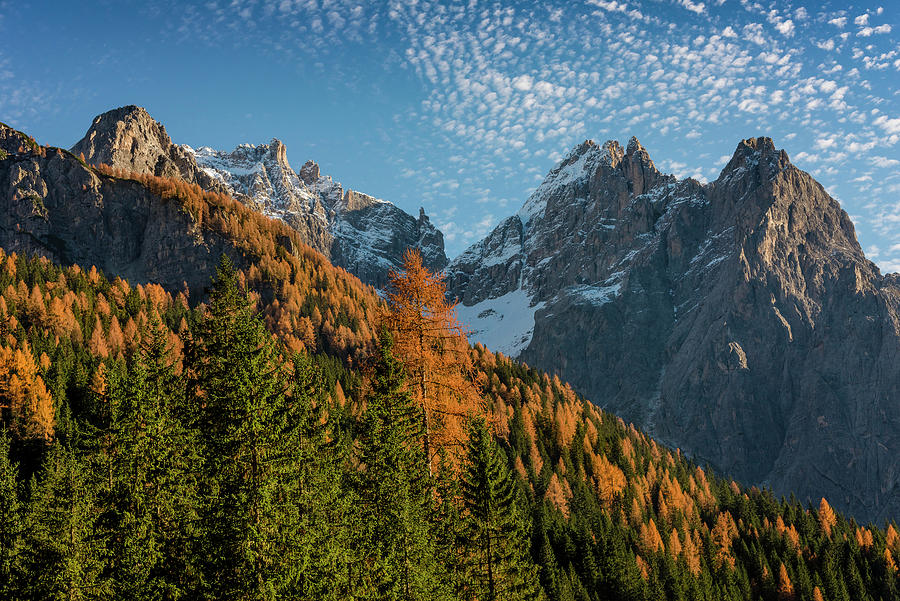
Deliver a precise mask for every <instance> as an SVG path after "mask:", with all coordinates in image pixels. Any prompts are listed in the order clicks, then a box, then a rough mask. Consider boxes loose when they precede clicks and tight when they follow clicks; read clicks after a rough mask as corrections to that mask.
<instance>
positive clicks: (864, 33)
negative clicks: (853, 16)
mask: <svg viewBox="0 0 900 601" xmlns="http://www.w3.org/2000/svg"><path fill="white" fill-rule="evenodd" d="M890 32H891V26H890V25H888V24H887V23H885V24H884V25H879V26H878V27H863V28H862V29H860V30H859V32H858V33H857V34H856V35H858V36H860V37H863V38H867V37H869V36H871V35H873V34H879V33H890Z"/></svg>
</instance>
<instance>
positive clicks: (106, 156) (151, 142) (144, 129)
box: [71, 105, 222, 192]
mask: <svg viewBox="0 0 900 601" xmlns="http://www.w3.org/2000/svg"><path fill="white" fill-rule="evenodd" d="M71 151H72V153H73V154H75V155H79V154H83V155H84V158H85V160H86V161H87V162H88V163H90V164H100V163H105V164H107V165H110V166H111V167H115V168H117V169H125V170H127V171H134V172H137V173H150V174H153V175H156V176H160V177H171V178H178V179H183V180H185V181H187V182H190V183H194V184H198V185H200V186H202V187H204V188H206V189H209V190H214V191H217V192H221V191H222V188H221V186H219V185H218V184H217V182H216V181H215V180H213V179H212V178H210V177H209V176H208V175H206V174H205V173H204V172H203V171H202V170H201V169H200V168H199V167H198V166H197V162H196V161H195V160H194V157H193V156H192V155H191V153H189V152H186V151H185V149H184V148H182V147H180V146H177V145H175V144H173V143H172V139H171V138H170V137H169V134H168V133H167V132H166V128H165V126H163V125H162V124H161V123H159V122H158V121H156V120H155V119H154V118H153V117H151V116H150V113H148V112H147V110H146V109H144V108H143V107H140V106H135V105H128V106H123V107H119V108H117V109H113V110H111V111H107V112H105V113H103V114H102V115H98V116H97V117H95V118H94V120H93V122H92V123H91V127H90V128H89V129H88V131H87V133H86V134H85V135H84V137H83V138H82V139H81V140H79V141H78V142H77V143H76V144H75V146H73V147H72V149H71Z"/></svg>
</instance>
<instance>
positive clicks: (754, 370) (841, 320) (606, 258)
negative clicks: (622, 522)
mask: <svg viewBox="0 0 900 601" xmlns="http://www.w3.org/2000/svg"><path fill="white" fill-rule="evenodd" d="M447 274H448V281H449V283H450V293H451V294H452V295H455V296H456V297H458V298H459V299H460V300H461V301H462V304H463V306H462V307H461V314H462V315H464V316H468V317H469V318H470V320H471V323H472V324H473V330H474V332H475V336H474V338H475V339H484V340H485V341H487V342H491V341H492V340H493V342H495V343H497V347H496V348H497V349H498V350H506V351H507V352H510V353H511V354H512V355H513V356H517V357H518V358H520V359H521V360H524V361H526V362H528V363H529V364H531V365H535V366H537V367H539V368H542V369H547V370H550V371H554V372H557V373H559V374H560V376H561V377H563V378H564V379H565V380H567V381H570V382H572V384H573V385H574V386H576V388H577V389H578V390H579V391H580V392H581V393H583V394H585V396H587V397H588V398H590V399H592V400H593V401H594V402H597V403H598V404H600V405H601V406H602V407H604V408H607V409H609V410H611V411H613V412H615V413H617V414H619V415H622V416H623V417H625V418H626V419H629V420H634V421H635V422H636V423H638V424H641V425H643V426H644V427H646V428H648V429H649V431H650V432H651V433H652V434H654V435H655V436H657V437H659V438H661V439H662V440H665V441H667V442H669V443H671V444H673V445H676V446H679V447H681V448H682V449H683V450H684V451H686V452H687V453H688V454H689V455H691V456H693V457H695V458H696V459H698V460H700V461H708V462H710V463H712V464H713V465H714V466H716V467H717V468H719V469H721V470H723V471H726V472H727V473H732V474H735V475H736V476H737V477H739V478H741V479H743V480H745V481H748V482H752V483H766V484H770V485H772V486H773V487H774V488H775V490H776V491H778V492H783V493H787V492H790V491H793V492H796V493H797V494H798V495H799V496H800V498H803V499H815V498H819V497H820V496H823V495H824V496H826V497H828V498H829V499H831V500H832V501H834V502H835V505H836V506H840V507H842V508H844V509H846V510H849V511H851V512H853V513H854V515H857V516H858V517H860V518H878V519H881V518H885V517H896V516H897V515H900V483H898V477H900V459H898V457H900V437H898V434H897V432H900V400H898V399H900V373H898V371H897V370H896V368H895V367H893V366H895V365H896V358H897V356H898V354H900V318H898V313H900V289H898V288H897V286H896V282H895V279H894V278H893V277H892V276H885V277H883V276H881V274H880V273H879V271H878V269H877V267H875V265H873V264H872V263H871V262H869V261H868V260H866V258H865V256H864V254H863V252H862V249H861V248H860V246H859V244H858V242H857V241H856V236H855V233H854V229H853V225H852V223H851V222H850V219H849V217H848V216H847V214H846V213H845V212H844V211H843V210H841V208H840V206H839V205H838V203H837V202H836V201H835V200H834V199H832V198H831V197H830V196H828V194H827V193H826V192H825V191H824V189H823V188H822V187H821V186H820V185H819V184H818V183H817V182H815V180H813V179H812V177H810V176H809V175H808V174H806V173H804V172H802V171H800V170H799V169H797V168H796V167H794V166H793V165H792V164H791V163H790V161H789V159H788V156H787V154H786V153H785V152H784V151H778V150H776V149H775V147H774V144H773V143H772V141H771V140H770V139H768V138H757V139H751V140H744V141H743V142H741V143H740V144H739V145H738V147H737V150H736V151H735V154H734V157H733V158H732V159H731V161H730V162H729V163H728V165H727V166H726V167H725V168H724V169H723V171H722V173H721V175H720V176H719V178H718V179H717V180H716V181H715V182H712V183H710V184H708V185H705V186H703V185H700V184H699V183H697V182H695V181H693V180H685V181H678V180H676V179H675V178H673V177H671V176H666V175H663V174H661V173H660V172H659V171H658V170H657V169H656V167H655V166H654V164H653V162H652V161H651V160H650V157H649V155H648V154H647V152H646V150H645V149H644V148H643V147H642V146H641V145H640V143H639V142H638V141H637V140H635V139H632V140H631V141H630V142H629V144H628V147H627V149H624V150H623V149H622V148H621V147H620V146H619V145H618V144H617V143H615V142H607V143H606V144H605V145H603V146H602V147H600V146H597V145H596V144H594V143H593V142H586V143H584V144H582V145H580V146H579V147H577V148H575V149H574V150H573V151H572V152H571V153H570V154H569V155H568V156H567V157H566V158H565V159H564V160H563V161H562V162H561V163H560V164H559V165H558V166H557V167H556V168H554V169H553V170H552V171H551V172H550V174H549V175H548V177H547V179H546V180H545V181H544V183H543V184H542V185H541V186H540V187H539V188H538V189H537V190H536V191H535V193H534V194H532V196H531V197H530V198H529V199H528V200H527V201H526V203H525V205H524V206H523V208H522V209H521V210H520V211H519V213H518V214H517V215H514V216H513V217H510V218H508V219H507V220H506V221H504V222H503V223H501V224H500V225H499V226H498V227H497V228H496V229H495V230H494V231H493V232H491V233H490V234H489V235H488V236H487V237H486V238H485V239H484V240H482V241H480V242H479V243H477V244H476V245H474V246H472V247H471V248H470V249H468V250H467V251H466V252H465V253H463V254H462V255H461V256H460V257H458V258H457V259H456V260H454V261H453V263H452V264H451V265H450V266H449V267H448V269H447ZM508 300H511V301H515V302H511V303H507V301H508ZM507 305H508V306H510V307H522V306H525V307H528V308H529V311H530V312H531V313H532V314H533V315H534V318H533V320H526V321H525V323H517V327H513V328H510V327H508V326H507V324H509V323H510V320H511V318H512V316H511V315H510V313H504V311H503V309H504V308H505V307H506V306H507Z"/></svg>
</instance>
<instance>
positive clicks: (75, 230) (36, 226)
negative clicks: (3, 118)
mask: <svg viewBox="0 0 900 601" xmlns="http://www.w3.org/2000/svg"><path fill="white" fill-rule="evenodd" d="M17 135H18V136H21V134H18V132H15V131H14V130H11V129H10V128H8V127H6V126H3V125H2V124H0V140H7V141H11V140H14V139H16V137H17ZM6 146H7V145H6V144H4V148H5V147H6ZM9 146H10V148H12V147H13V144H10V145H9ZM19 146H20V145H18V144H16V145H15V147H16V149H17V150H16V151H9V152H10V154H8V155H7V157H6V158H5V159H3V160H0V201H2V203H3V211H0V247H2V248H3V249H4V250H5V251H7V252H17V253H20V254H21V253H27V254H39V255H42V256H46V257H48V258H49V259H52V260H53V261H55V262H58V263H60V264H63V265H71V264H78V265H81V266H84V267H88V266H90V265H95V266H97V267H98V268H100V269H102V270H103V271H105V272H106V273H109V274H112V275H117V276H121V277H123V278H127V279H129V280H130V281H131V282H132V283H146V282H156V283H159V284H162V285H163V286H165V287H166V288H168V289H170V290H174V291H178V290H182V289H183V287H184V286H185V284H186V285H187V286H188V287H189V288H190V289H191V290H194V291H197V290H200V291H202V290H203V289H204V288H205V287H206V286H208V285H209V282H210V277H211V274H213V273H215V266H216V265H217V264H218V262H219V260H220V258H221V256H222V254H223V253H225V254H228V255H229V256H231V257H232V259H233V260H234V261H235V262H236V263H237V264H238V265H242V264H243V253H242V251H241V250H239V249H238V248H237V247H236V246H235V245H234V244H233V243H232V241H229V240H226V239H224V238H222V237H220V236H218V235H216V234H214V233H211V232H210V231H209V230H205V229H202V228H200V227H198V225H197V223H196V222H195V221H194V219H193V218H192V217H191V216H190V214H188V213H187V212H186V211H183V210H182V209H181V208H180V207H179V205H178V204H177V203H175V202H165V201H163V200H161V199H160V198H158V197H157V196H155V195H153V194H152V193H151V192H150V191H149V190H148V189H147V188H145V187H144V186H142V185H140V184H138V183H137V182H134V181H130V180H122V179H118V178H113V177H107V176H102V175H98V174H97V173H95V172H94V171H92V170H91V169H88V168H87V167H86V166H85V165H84V164H83V163H81V161H80V160H79V159H78V158H76V156H75V155H73V154H71V153H69V152H68V151H65V150H62V149H59V148H44V147H37V146H36V145H35V146H30V145H24V146H23V147H22V149H21V151H19V150H18V148H19ZM201 296H202V295H201Z"/></svg>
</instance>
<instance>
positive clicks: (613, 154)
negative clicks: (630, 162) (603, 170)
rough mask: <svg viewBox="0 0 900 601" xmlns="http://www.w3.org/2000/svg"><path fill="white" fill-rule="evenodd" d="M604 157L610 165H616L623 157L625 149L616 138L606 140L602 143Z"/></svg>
mask: <svg viewBox="0 0 900 601" xmlns="http://www.w3.org/2000/svg"><path fill="white" fill-rule="evenodd" d="M603 153H604V157H603V158H604V159H606V160H605V162H606V163H607V164H609V165H610V166H611V167H618V166H619V163H621V162H622V159H623V158H625V151H624V150H622V146H621V145H620V144H619V142H618V141H617V140H607V141H606V142H604V143H603Z"/></svg>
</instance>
